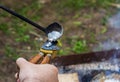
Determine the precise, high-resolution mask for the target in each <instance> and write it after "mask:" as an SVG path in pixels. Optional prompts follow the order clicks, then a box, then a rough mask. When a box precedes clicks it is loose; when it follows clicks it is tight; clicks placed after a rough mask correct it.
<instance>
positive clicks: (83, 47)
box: [72, 40, 88, 53]
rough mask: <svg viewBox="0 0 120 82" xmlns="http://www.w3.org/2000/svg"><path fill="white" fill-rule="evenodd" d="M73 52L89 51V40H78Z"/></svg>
mask: <svg viewBox="0 0 120 82" xmlns="http://www.w3.org/2000/svg"><path fill="white" fill-rule="evenodd" d="M72 50H73V52H75V53H83V52H86V51H88V47H87V42H86V40H79V41H76V42H75V43H74V45H73V48H72Z"/></svg>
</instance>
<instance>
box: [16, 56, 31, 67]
mask: <svg viewBox="0 0 120 82" xmlns="http://www.w3.org/2000/svg"><path fill="white" fill-rule="evenodd" d="M16 63H17V65H18V67H19V68H23V67H25V66H28V64H29V62H28V61H27V60H25V59H24V58H18V59H17V60H16Z"/></svg>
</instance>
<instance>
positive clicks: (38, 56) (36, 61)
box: [29, 54, 43, 64]
mask: <svg viewBox="0 0 120 82" xmlns="http://www.w3.org/2000/svg"><path fill="white" fill-rule="evenodd" d="M42 57H43V55H41V54H37V55H35V56H34V57H33V58H31V59H30V60H29V62H31V63H34V64H37V63H38V62H39V60H40V59H41V58H42Z"/></svg>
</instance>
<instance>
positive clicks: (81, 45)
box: [0, 0, 116, 82]
mask: <svg viewBox="0 0 120 82" xmlns="http://www.w3.org/2000/svg"><path fill="white" fill-rule="evenodd" d="M67 1H69V0H67ZM67 1H66V2H67ZM80 1H82V0H80ZM111 1H112V0H111ZM0 3H1V4H3V5H5V6H6V7H9V8H10V9H12V10H15V11H16V12H18V13H19V14H21V15H23V16H26V17H27V18H29V19H32V20H33V21H35V22H36V23H38V24H40V25H41V26H44V27H47V26H48V25H49V24H51V23H53V22H55V21H57V22H59V23H60V24H61V25H62V26H63V28H64V35H63V36H62V38H61V42H62V48H61V50H60V52H59V55H68V54H75V53H86V52H91V51H92V50H93V48H94V47H95V45H96V44H98V43H99V41H103V40H106V39H108V37H110V36H111V35H109V36H108V37H100V38H99V36H104V35H106V33H107V32H108V28H109V25H107V19H108V18H109V17H110V16H111V15H113V14H114V13H115V12H116V8H115V7H112V6H107V7H106V6H105V7H104V6H99V5H96V6H93V7H90V6H84V7H81V6H80V8H78V9H77V7H76V8H69V4H68V7H66V6H67V4H65V5H66V6H65V5H63V4H64V1H63V0H61V1H60V2H59V1H57V0H36V1H34V0H20V1H16V0H10V1H8V0H4V1H3V0H2V1H0ZM81 3H82V2H81ZM85 4H87V3H85ZM88 5H89V4H88ZM91 6H92V5H91ZM70 7H71V6H70ZM73 7H74V5H73ZM45 39H46V37H45V34H44V33H43V32H41V31H39V30H37V29H35V28H34V27H33V26H31V25H29V24H27V23H25V22H23V21H21V20H19V19H18V18H16V17H14V16H12V15H10V14H8V13H7V12H5V11H3V10H0V82H13V81H15V79H14V73H15V72H16V66H15V59H16V58H18V56H22V57H25V58H27V59H28V58H29V57H31V56H32V54H35V53H37V52H38V51H39V48H40V45H41V44H42V43H43V41H45ZM96 49H97V48H96ZM98 50H99V49H98Z"/></svg>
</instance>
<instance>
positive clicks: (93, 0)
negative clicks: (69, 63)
mask: <svg viewBox="0 0 120 82" xmlns="http://www.w3.org/2000/svg"><path fill="white" fill-rule="evenodd" d="M116 1H117V0H60V1H58V2H56V3H55V4H56V5H57V7H58V8H61V9H68V10H72V11H75V10H79V9H82V8H100V7H103V8H108V7H109V4H110V3H116Z"/></svg>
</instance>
